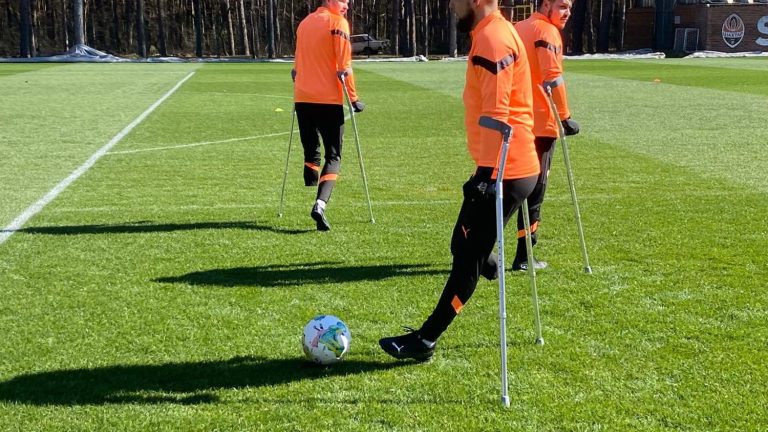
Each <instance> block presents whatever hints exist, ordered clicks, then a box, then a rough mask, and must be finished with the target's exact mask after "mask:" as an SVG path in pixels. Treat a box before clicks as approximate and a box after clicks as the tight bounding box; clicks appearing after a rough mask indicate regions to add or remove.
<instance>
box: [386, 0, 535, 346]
mask: <svg viewBox="0 0 768 432" xmlns="http://www.w3.org/2000/svg"><path fill="white" fill-rule="evenodd" d="M450 8H451V10H452V11H453V12H454V13H455V14H456V16H457V17H458V22H457V28H458V29H459V30H460V31H469V30H472V31H471V33H470V35H471V37H472V47H471V49H470V52H469V59H468V62H467V72H466V84H465V86H464V96H463V101H464V110H465V112H464V122H465V127H466V130H467V149H468V150H469V154H470V156H471V157H472V159H474V161H475V165H476V168H475V172H474V174H473V175H472V177H471V178H470V179H469V181H467V182H466V183H465V184H464V188H463V192H464V201H463V202H462V205H461V210H460V211H459V216H458V220H457V221H456V225H455V226H454V228H453V236H452V238H451V253H452V254H453V263H452V265H451V273H450V275H449V276H448V281H447V282H446V284H445V287H444V288H443V293H442V295H441V296H440V299H439V300H438V302H437V305H436V306H435V309H434V310H433V312H432V314H431V315H430V316H429V317H428V318H427V320H426V321H425V322H424V323H423V324H422V326H421V328H419V329H418V330H412V329H409V330H411V331H410V332H408V333H406V334H404V335H402V336H396V337H387V338H383V339H381V340H379V345H380V346H381V348H382V349H383V350H384V351H385V352H386V353H387V354H389V355H391V356H393V357H395V358H398V359H405V358H413V359H416V360H420V361H424V360H427V359H429V358H430V357H432V354H433V353H434V349H435V345H436V342H437V339H438V338H439V337H440V336H441V335H442V334H443V332H445V330H446V329H447V328H448V326H449V325H450V323H451V322H452V321H453V319H454V318H455V317H456V316H457V315H458V314H459V312H460V311H461V310H462V308H463V307H464V306H465V305H466V303H467V301H468V300H469V298H470V297H471V296H472V294H473V293H474V291H475V288H476V286H477V282H478V279H479V277H480V275H481V274H482V275H483V276H486V277H488V278H489V279H492V278H494V277H496V275H495V274H493V271H495V267H494V266H493V265H490V264H489V260H493V258H492V255H491V251H492V250H493V246H494V243H495V241H496V223H495V220H496V215H495V209H496V203H495V201H496V199H495V184H494V183H495V179H496V177H497V176H499V175H501V176H503V177H502V178H503V192H504V195H503V201H504V208H503V215H504V223H506V222H507V221H508V220H509V217H510V216H511V215H512V214H513V213H514V212H515V211H516V210H517V209H518V208H519V207H520V206H521V205H522V202H523V200H525V198H526V197H527V196H528V195H529V194H530V193H531V191H533V188H534V186H535V185H536V179H537V178H538V175H539V162H538V159H537V157H536V149H535V148H534V144H533V141H534V135H533V131H532V128H533V102H532V95H531V76H530V69H529V67H528V60H527V59H526V53H525V48H524V47H523V43H522V42H521V41H520V39H519V37H518V36H517V32H516V31H515V29H514V28H513V27H512V24H511V23H509V22H508V21H507V20H505V19H504V17H503V16H502V15H501V13H499V10H498V4H497V0H450ZM485 116H488V117H492V118H493V119H494V120H498V121H501V122H505V123H507V124H509V125H511V126H512V127H513V134H512V139H511V141H510V144H509V152H508V155H507V161H506V167H505V170H504V172H503V173H499V172H497V168H496V167H497V162H498V158H499V150H500V148H501V144H502V137H501V134H500V133H499V132H498V131H495V130H491V129H488V128H484V127H481V126H480V125H479V124H478V123H479V120H480V118H481V117H485ZM486 269H491V271H490V273H489V272H486Z"/></svg>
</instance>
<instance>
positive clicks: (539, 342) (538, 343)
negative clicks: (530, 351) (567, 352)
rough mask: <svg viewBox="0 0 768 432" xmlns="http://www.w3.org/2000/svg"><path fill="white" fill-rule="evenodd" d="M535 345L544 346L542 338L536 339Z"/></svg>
mask: <svg viewBox="0 0 768 432" xmlns="http://www.w3.org/2000/svg"><path fill="white" fill-rule="evenodd" d="M536 345H544V338H541V337H540V338H536Z"/></svg>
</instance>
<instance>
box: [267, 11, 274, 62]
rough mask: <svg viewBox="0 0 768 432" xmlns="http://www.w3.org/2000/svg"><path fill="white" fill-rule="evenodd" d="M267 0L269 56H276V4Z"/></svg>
mask: <svg viewBox="0 0 768 432" xmlns="http://www.w3.org/2000/svg"><path fill="white" fill-rule="evenodd" d="M266 1H267V58H271V59H273V58H275V5H274V2H273V0H266Z"/></svg>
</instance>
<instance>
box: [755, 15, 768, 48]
mask: <svg viewBox="0 0 768 432" xmlns="http://www.w3.org/2000/svg"><path fill="white" fill-rule="evenodd" d="M757 31H759V32H760V34H763V35H765V36H768V15H766V16H764V17H762V18H760V19H759V20H758V21H757ZM755 42H756V43H757V44H758V45H761V46H768V37H759V38H757V39H756V40H755Z"/></svg>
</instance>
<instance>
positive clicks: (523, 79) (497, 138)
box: [464, 11, 539, 179]
mask: <svg viewBox="0 0 768 432" xmlns="http://www.w3.org/2000/svg"><path fill="white" fill-rule="evenodd" d="M470 35H471V37H472V47H471V48H470V51H469V60H468V62H467V77H466V84H465V86H464V107H465V108H464V109H465V113H464V123H465V126H466V129H467V148H468V149H469V153H470V155H471V156H472V159H474V160H475V163H476V164H477V166H487V167H496V166H497V161H498V158H499V151H500V149H501V134H500V133H499V132H497V131H494V130H491V129H488V128H484V127H481V126H480V125H479V124H478V121H479V119H480V117H481V116H490V117H493V118H494V119H496V120H500V121H503V122H506V123H508V124H509V125H511V126H512V128H513V130H512V139H511V140H510V143H509V153H508V154H507V164H506V168H505V170H504V171H505V172H504V176H503V178H504V179H516V178H523V177H529V176H532V175H536V174H538V173H539V161H538V158H537V157H536V148H535V147H534V144H533V140H534V135H533V131H532V128H533V106H532V105H533V102H532V95H531V72H530V69H529V67H528V60H527V59H526V53H525V48H523V43H522V41H520V38H519V37H518V35H517V32H516V31H515V29H514V27H512V24H511V23H509V21H507V20H506V19H504V17H503V16H502V15H501V13H500V12H498V11H496V12H494V13H493V14H491V15H488V16H486V17H485V18H483V19H482V20H481V21H480V22H479V23H478V24H477V26H475V29H474V30H473V31H472V33H471V34H470ZM496 176H497V174H496V173H495V172H494V177H496Z"/></svg>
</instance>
